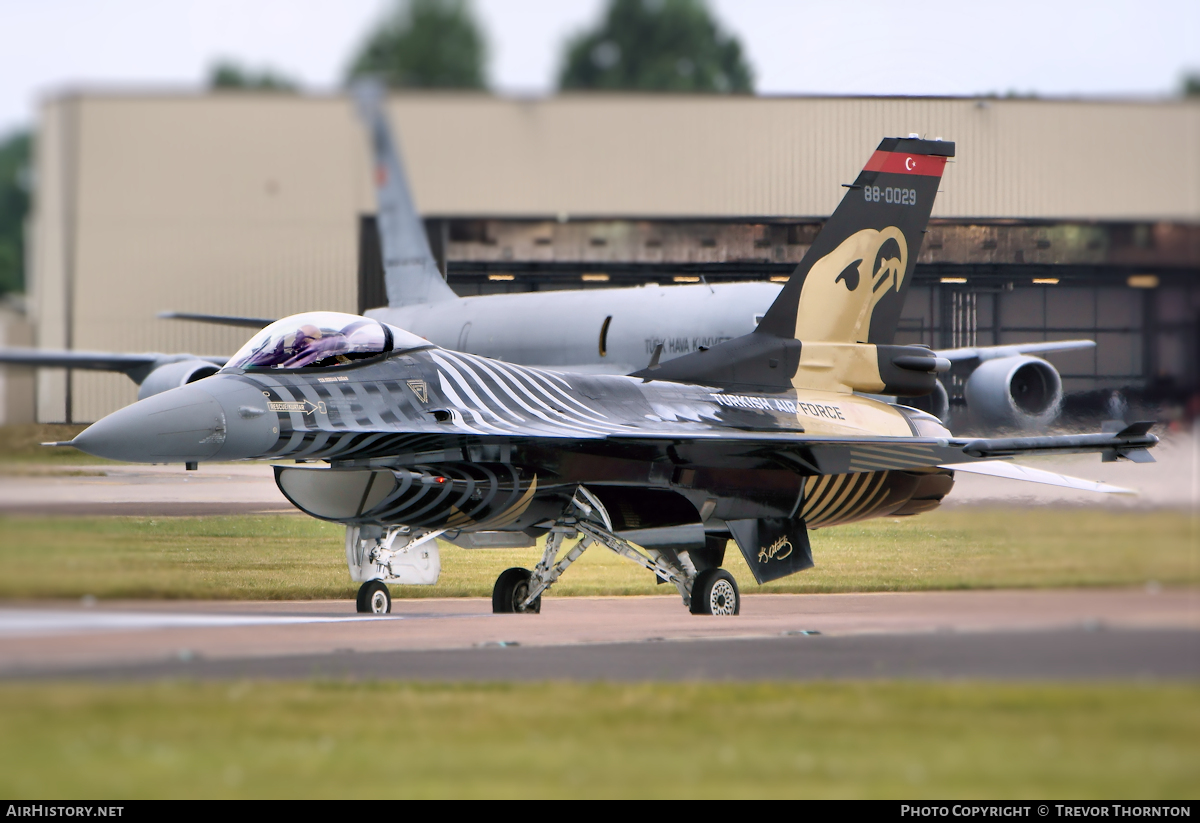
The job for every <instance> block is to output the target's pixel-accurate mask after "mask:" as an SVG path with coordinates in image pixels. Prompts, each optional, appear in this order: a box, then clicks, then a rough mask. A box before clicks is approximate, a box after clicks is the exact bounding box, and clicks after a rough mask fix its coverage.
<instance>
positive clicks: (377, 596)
mask: <svg viewBox="0 0 1200 823" xmlns="http://www.w3.org/2000/svg"><path fill="white" fill-rule="evenodd" d="M357 605H358V613H359V614H388V613H390V612H391V611H392V594H391V592H389V591H388V587H387V586H385V585H384V584H383V583H381V582H380V581H378V580H368V581H367V582H366V583H363V584H362V586H360V587H359V589H358V601H357Z"/></svg>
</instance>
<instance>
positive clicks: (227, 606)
mask: <svg viewBox="0 0 1200 823" xmlns="http://www.w3.org/2000/svg"><path fill="white" fill-rule="evenodd" d="M352 610H353V604H351V603H349V602H343V601H323V602H283V603H280V602H276V603H261V602H260V603H247V602H219V603H196V602H190V603H172V604H168V603H147V602H125V603H104V604H96V605H91V606H88V605H83V604H65V603H56V604H28V605H17V604H8V605H5V606H3V607H0V677H2V678H6V679H13V678H17V679H25V678H44V677H86V678H98V679H112V678H116V679H156V678H164V677H166V678H177V677H183V678H198V679H208V678H240V677H258V678H308V677H314V676H315V677H326V678H354V679H357V678H403V679H418V680H419V679H433V680H544V679H567V680H691V679H699V680H762V679H778V680H794V679H812V678H842V677H847V678H849V677H855V678H859V677H889V678H891V677H907V678H922V679H924V678H976V677H977V678H1018V679H1074V678H1104V679H1129V678H1137V679H1141V678H1152V679H1164V678H1165V679H1179V678H1182V679H1189V680H1194V679H1197V678H1200V592H1196V591H1192V590H1164V591H1154V590H1142V589H1138V590H1132V589H1131V590H1103V591H1100V590H1082V591H1081V590H1070V591H983V592H921V593H884V594H828V595H750V596H747V597H746V598H744V605H743V613H742V614H741V615H740V616H738V617H735V618H714V617H696V616H692V615H690V614H688V613H687V611H686V610H685V609H684V608H683V607H682V605H681V604H680V603H679V600H678V598H677V597H605V598H601V597H578V598H575V597H571V598H557V599H554V598H547V600H546V601H545V603H544V605H543V610H542V614H540V615H493V614H491V604H490V602H489V601H487V600H483V599H478V598H471V599H422V600H397V601H395V605H394V613H393V614H392V615H389V616H384V617H375V616H358V615H355V614H353V611H352Z"/></svg>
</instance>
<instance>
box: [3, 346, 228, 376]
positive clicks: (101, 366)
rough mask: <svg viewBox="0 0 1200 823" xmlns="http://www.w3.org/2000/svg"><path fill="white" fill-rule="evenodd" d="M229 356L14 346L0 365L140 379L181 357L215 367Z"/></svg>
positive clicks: (223, 363)
mask: <svg viewBox="0 0 1200 823" xmlns="http://www.w3.org/2000/svg"><path fill="white" fill-rule="evenodd" d="M228 359H229V358H227V357H195V356H193V355H190V354H158V353H157V352H145V353H139V354H125V353H121V352H97V351H74V350H66V349H30V348H20V347H15V346H14V347H11V348H0V364H8V365H10V366H30V367H33V368H60V369H91V370H93V371H114V372H123V373H124V374H128V375H129V376H130V377H132V378H133V379H134V380H135V381H137V382H141V379H142V378H143V377H145V374H146V373H148V372H150V371H152V370H154V369H156V368H158V367H160V366H163V365H166V364H168V363H173V362H178V361H182V360H204V361H206V362H208V363H212V364H213V365H214V366H224V365H225V361H226V360H228ZM139 372H140V373H141V374H140V375H139Z"/></svg>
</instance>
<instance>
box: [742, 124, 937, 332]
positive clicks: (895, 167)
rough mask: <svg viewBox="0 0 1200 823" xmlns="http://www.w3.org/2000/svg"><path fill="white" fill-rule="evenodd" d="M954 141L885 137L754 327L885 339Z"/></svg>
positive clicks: (905, 289) (894, 321)
mask: <svg viewBox="0 0 1200 823" xmlns="http://www.w3.org/2000/svg"><path fill="white" fill-rule="evenodd" d="M953 156H954V144H953V143H950V142H945V141H942V140H920V139H917V138H915V137H910V138H898V137H890V138H886V139H884V140H883V142H881V143H880V144H879V148H878V149H876V150H875V153H874V154H873V155H871V159H870V160H868V161H867V164H866V166H865V167H864V168H863V170H862V171H861V172H860V173H859V175H858V179H856V180H855V181H854V182H853V183H852V184H850V185H849V186H848V188H849V191H847V192H846V194H845V196H844V197H843V198H842V202H841V204H840V205H839V206H838V207H837V210H836V211H835V212H834V213H833V215H832V216H831V217H830V218H829V220H828V221H826V223H825V225H824V226H823V227H822V228H821V231H820V233H819V234H818V235H817V237H816V240H814V241H813V245H812V247H811V248H810V249H809V250H808V253H807V254H806V255H805V256H804V259H803V260H801V261H800V264H799V265H798V266H796V270H795V271H794V272H793V273H792V276H791V278H790V279H789V280H788V282H787V285H785V286H784V287H783V291H781V292H780V294H779V297H778V298H777V299H776V300H775V302H774V303H772V304H771V307H770V308H769V309H768V310H767V313H766V315H765V316H764V317H763V319H762V322H760V323H759V324H758V328H757V329H756V330H755V331H756V333H758V334H772V335H775V336H776V337H783V338H789V337H791V338H795V339H797V340H803V341H805V342H809V341H811V342H814V343H816V342H822V343H874V344H876V345H887V344H890V343H891V342H892V338H893V336H894V335H895V333H896V325H897V324H898V322H899V320H900V310H901V309H902V308H903V306H904V297H905V295H906V294H907V293H908V287H909V285H910V284H911V282H912V273H913V268H914V267H915V265H916V262H917V255H918V253H919V252H920V250H921V240H922V237H923V235H924V232H925V227H926V226H927V225H928V224H929V215H930V212H931V211H932V209H933V201H934V198H935V197H936V196H937V191H938V185H939V183H940V182H941V179H942V170H943V168H944V167H945V164H946V159H947V158H949V157H953Z"/></svg>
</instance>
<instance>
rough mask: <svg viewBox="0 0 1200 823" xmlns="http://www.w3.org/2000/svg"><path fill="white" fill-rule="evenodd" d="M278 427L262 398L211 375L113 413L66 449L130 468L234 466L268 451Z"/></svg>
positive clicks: (243, 386) (233, 381) (244, 386)
mask: <svg viewBox="0 0 1200 823" xmlns="http://www.w3.org/2000/svg"><path fill="white" fill-rule="evenodd" d="M278 426H279V421H278V419H277V417H276V415H275V414H274V413H273V412H270V411H268V409H267V405H266V402H265V399H264V398H263V395H262V392H260V391H258V390H256V389H255V388H254V387H252V386H249V385H247V384H245V383H243V382H242V381H239V380H237V379H234V378H229V377H224V376H221V375H217V376H214V377H209V378H206V379H204V380H200V381H197V382H196V383H190V384H188V385H186V386H181V387H180V388H177V389H172V390H170V391H166V392H163V393H161V394H156V395H153V396H152V397H147V398H146V399H145V400H139V401H138V402H136V403H134V404H133V405H132V406H126V407H125V408H123V409H120V410H118V411H115V412H113V413H112V414H110V415H108V416H107V417H105V418H103V419H102V420H99V421H98V422H96V423H94V424H92V425H91V426H89V427H88V428H87V429H85V430H84V431H83V432H82V433H81V434H79V435H78V436H77V437H76V438H75V439H74V440H73V441H71V444H72V445H73V446H75V447H76V448H78V449H79V450H80V451H84V452H87V453H88V454H94V455H96V456H97V457H107V458H109V459H110V460H122V461H126V462H130V463H188V462H200V461H204V460H214V459H216V460H237V459H239V458H245V457H256V456H258V455H260V454H262V453H264V452H265V451H266V450H267V449H269V448H270V447H271V445H273V444H274V443H275V440H276V439H277V438H278V434H277V432H278Z"/></svg>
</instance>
